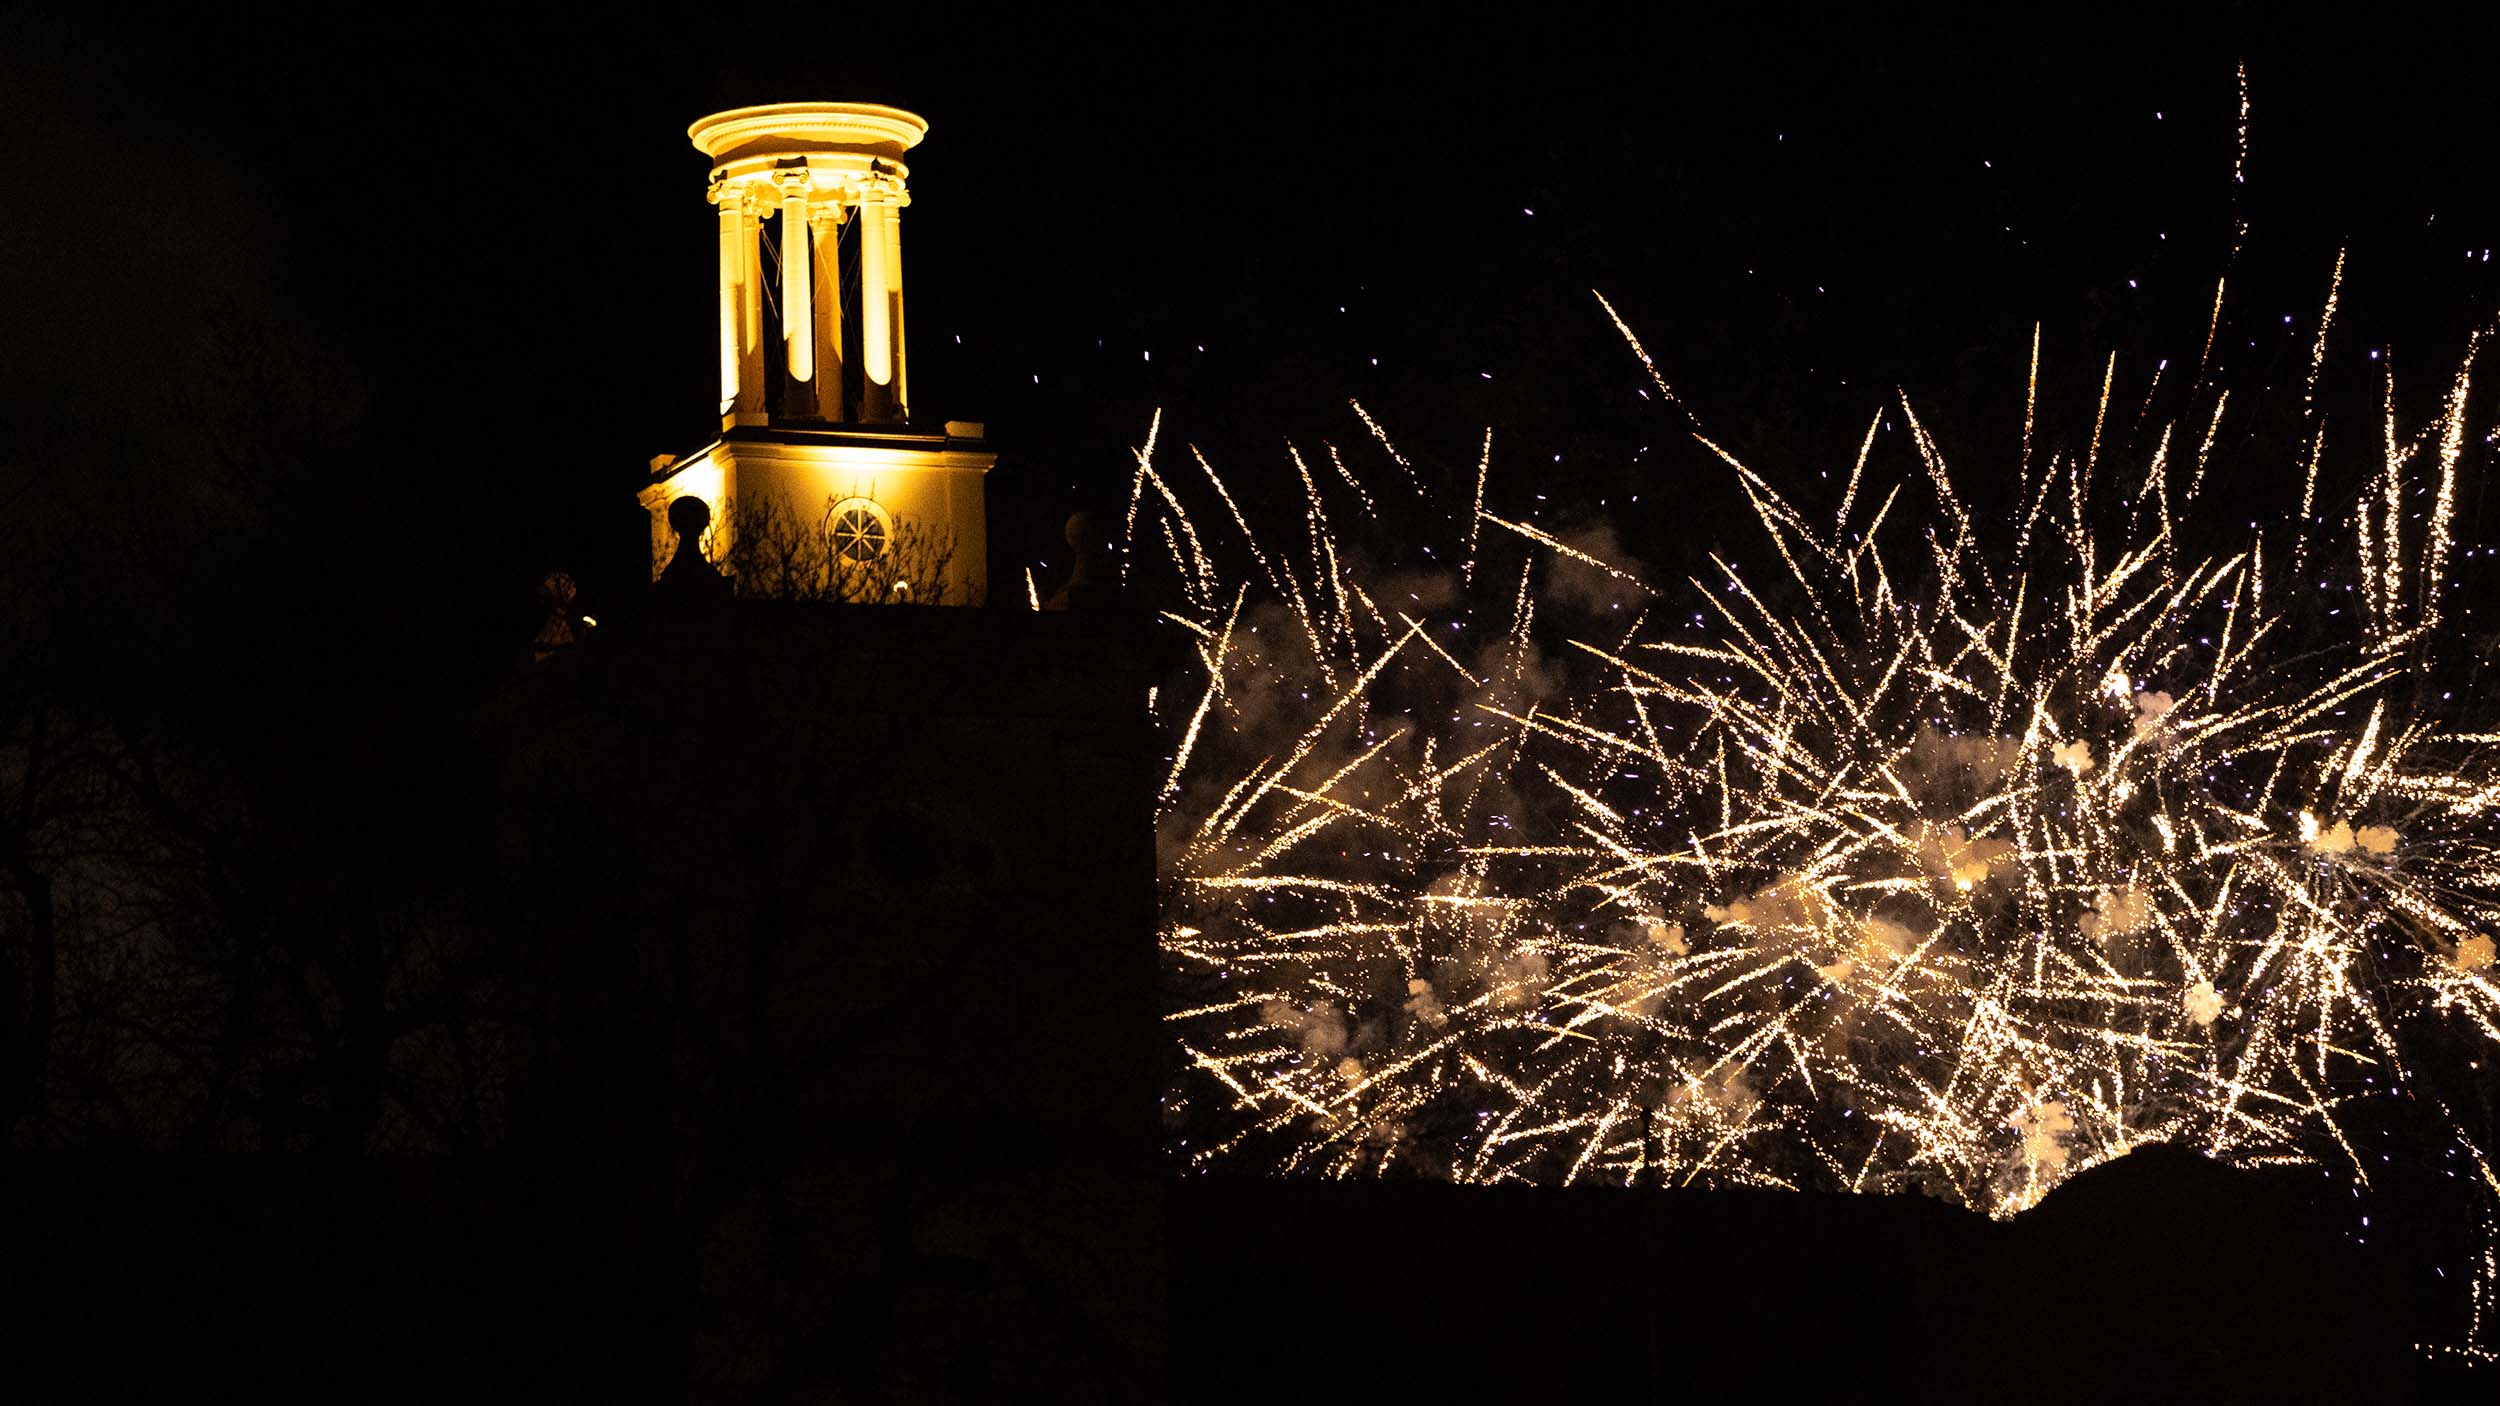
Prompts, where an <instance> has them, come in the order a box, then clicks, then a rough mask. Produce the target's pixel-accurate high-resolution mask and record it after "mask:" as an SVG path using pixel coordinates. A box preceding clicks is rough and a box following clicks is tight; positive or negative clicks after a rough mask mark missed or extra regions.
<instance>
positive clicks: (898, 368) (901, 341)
mask: <svg viewBox="0 0 2500 1406" xmlns="http://www.w3.org/2000/svg"><path fill="white" fill-rule="evenodd" d="M885 278H886V288H887V291H888V292H890V293H891V294H892V295H893V298H894V314H893V323H894V326H893V332H892V336H893V338H894V418H895V419H897V420H908V419H910V418H911V338H910V336H908V335H907V334H906V331H905V328H904V325H903V204H902V202H900V201H897V202H896V203H894V204H892V205H889V206H887V207H886V212H885Z"/></svg>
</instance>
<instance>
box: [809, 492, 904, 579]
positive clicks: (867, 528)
mask: <svg viewBox="0 0 2500 1406" xmlns="http://www.w3.org/2000/svg"><path fill="white" fill-rule="evenodd" d="M825 538H826V540H827V541H829V542H831V543H832V544H833V554H834V556H835V557H837V558H839V559H840V560H842V561H845V562H849V563H851V564H853V565H861V564H864V563H867V562H872V561H875V560H877V559H878V558H879V557H882V556H884V555H885V554H886V553H887V552H888V551H890V550H892V549H893V546H894V522H893V519H891V518H889V517H887V516H886V512H885V509H883V508H880V507H878V506H877V505H876V503H875V501H874V500H872V499H868V498H845V499H843V500H842V501H841V502H839V503H836V504H834V505H833V507H832V508H831V509H830V510H828V511H827V512H826V514H825Z"/></svg>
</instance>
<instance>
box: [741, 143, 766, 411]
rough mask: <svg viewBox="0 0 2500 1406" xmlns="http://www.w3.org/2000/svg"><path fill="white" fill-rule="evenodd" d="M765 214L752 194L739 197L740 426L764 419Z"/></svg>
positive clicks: (745, 192)
mask: <svg viewBox="0 0 2500 1406" xmlns="http://www.w3.org/2000/svg"><path fill="white" fill-rule="evenodd" d="M762 224H763V211H762V209H761V208H760V207H759V206H758V205H757V203H756V200H755V196H754V194H753V192H752V191H750V190H747V189H745V188H741V190H740V192H739V195H738V408H737V411H736V419H737V422H738V423H739V424H742V425H752V424H761V423H763V420H764V337H765V332H764V255H763V247H762V245H763V241H762V240H760V239H759V238H757V235H758V233H759V232H760V230H761V226H762Z"/></svg>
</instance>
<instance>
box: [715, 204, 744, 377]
mask: <svg viewBox="0 0 2500 1406" xmlns="http://www.w3.org/2000/svg"><path fill="white" fill-rule="evenodd" d="M717 199H718V201H719V204H720V413H722V414H723V415H727V414H729V413H731V412H732V411H735V410H736V409H737V408H738V299H739V296H740V292H741V290H740V288H739V286H738V285H739V281H740V280H739V275H740V274H742V273H744V272H745V267H744V265H745V260H743V259H741V258H740V257H739V256H738V235H739V232H740V231H741V229H742V228H743V227H744V223H745V222H744V220H743V218H742V217H741V216H740V215H739V213H738V203H739V202H738V196H737V193H736V192H735V191H732V190H723V191H721V192H720V193H719V195H718V197H717Z"/></svg>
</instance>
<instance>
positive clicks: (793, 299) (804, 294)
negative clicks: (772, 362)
mask: <svg viewBox="0 0 2500 1406" xmlns="http://www.w3.org/2000/svg"><path fill="white" fill-rule="evenodd" d="M806 181H807V178H806V176H805V175H804V174H802V175H801V176H800V177H799V178H798V179H797V180H794V181H791V182H790V183H789V184H787V185H784V186H783V187H782V188H781V346H782V350H783V352H784V353H785V358H784V359H785V364H786V365H787V366H788V367H789V368H790V379H791V380H793V381H810V380H814V379H815V377H816V300H815V298H814V297H813V296H811V290H810V287H809V285H810V282H811V280H810V278H809V271H810V270H811V269H812V268H813V267H814V266H815V262H816V261H815V258H814V256H813V255H811V254H810V253H809V251H808V247H807V184H806Z"/></svg>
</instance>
